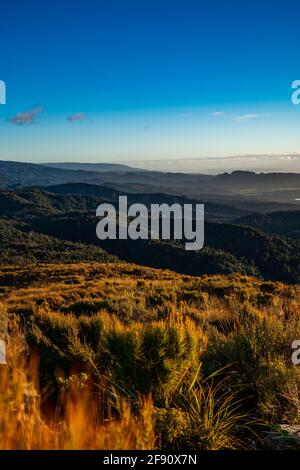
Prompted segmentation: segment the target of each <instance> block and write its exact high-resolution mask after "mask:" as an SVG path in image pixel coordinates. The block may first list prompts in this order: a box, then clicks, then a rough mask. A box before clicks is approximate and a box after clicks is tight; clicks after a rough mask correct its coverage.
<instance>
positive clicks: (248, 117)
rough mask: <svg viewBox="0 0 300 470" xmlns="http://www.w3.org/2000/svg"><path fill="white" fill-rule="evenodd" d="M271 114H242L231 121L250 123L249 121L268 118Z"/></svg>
mask: <svg viewBox="0 0 300 470" xmlns="http://www.w3.org/2000/svg"><path fill="white" fill-rule="evenodd" d="M270 116H272V114H262V113H253V114H242V115H241V116H237V117H235V118H233V121H250V120H251V119H257V118H264V117H270Z"/></svg>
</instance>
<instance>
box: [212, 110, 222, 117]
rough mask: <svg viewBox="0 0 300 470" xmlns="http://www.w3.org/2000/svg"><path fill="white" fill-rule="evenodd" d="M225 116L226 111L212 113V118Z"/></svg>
mask: <svg viewBox="0 0 300 470" xmlns="http://www.w3.org/2000/svg"><path fill="white" fill-rule="evenodd" d="M224 114H225V113H224V111H216V112H214V113H212V116H214V117H219V116H223V115H224Z"/></svg>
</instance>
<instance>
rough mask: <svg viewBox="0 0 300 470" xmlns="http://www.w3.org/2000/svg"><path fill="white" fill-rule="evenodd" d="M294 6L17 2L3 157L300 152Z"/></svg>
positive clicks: (4, 60) (6, 64)
mask: <svg viewBox="0 0 300 470" xmlns="http://www.w3.org/2000/svg"><path fill="white" fill-rule="evenodd" d="M299 14H300V4H299V2H298V1H297V0H289V1H286V0H285V1H284V0H273V1H272V4H271V2H269V1H265V0H261V1H256V0H254V1H251V2H250V1H249V2H245V1H234V0H228V1H226V2H224V1H221V0H219V1H218V0H217V1H214V2H208V1H206V2H204V1H201V0H198V1H196V0H195V1H194V0H184V1H183V0H152V1H150V0H143V1H141V0H139V1H136V0H106V1H104V0H103V1H101V0H99V1H95V0H77V1H76V0H74V1H73V2H70V1H67V0H61V1H57V0H51V1H48V0H45V1H43V2H40V1H34V0H27V1H26V2H24V1H22V0H19V1H16V0H10V1H9V2H8V1H7V2H5V3H4V4H2V5H1V28H0V46H1V49H0V50H1V56H0V79H1V80H4V81H5V82H6V84H7V104H6V105H1V106H0V158H1V159H14V160H23V161H36V162H38V161H67V160H69V161H71V160H74V161H75V160H77V161H79V160H85V161H128V160H130V161H137V160H138V161H145V160H147V159H150V160H163V159H176V158H180V159H184V158H187V159H194V158H205V157H209V158H211V157H226V156H231V155H249V154H285V153H292V152H295V153H298V152H299V153H300V132H299V125H300V106H294V105H292V104H291V100H290V97H291V83H292V81H293V80H296V79H300V55H299V52H298V50H299V43H300V29H299Z"/></svg>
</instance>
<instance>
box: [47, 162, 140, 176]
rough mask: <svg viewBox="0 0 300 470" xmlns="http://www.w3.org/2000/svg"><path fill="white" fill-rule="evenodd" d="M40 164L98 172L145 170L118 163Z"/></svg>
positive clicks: (49, 166)
mask: <svg viewBox="0 0 300 470" xmlns="http://www.w3.org/2000/svg"><path fill="white" fill-rule="evenodd" d="M42 166H46V167H48V168H60V169H63V170H75V171H77V170H85V171H99V172H108V171H118V172H119V171H121V172H124V173H127V172H130V171H134V172H137V171H145V170H139V169H137V168H132V167H130V166H128V165H122V164H119V163H77V162H62V163H59V162H58V163H43V164H42Z"/></svg>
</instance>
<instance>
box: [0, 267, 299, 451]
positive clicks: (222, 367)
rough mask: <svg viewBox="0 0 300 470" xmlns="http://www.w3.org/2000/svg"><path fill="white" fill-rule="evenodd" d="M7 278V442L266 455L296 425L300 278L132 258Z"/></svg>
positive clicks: (29, 270) (5, 272) (2, 399)
mask: <svg viewBox="0 0 300 470" xmlns="http://www.w3.org/2000/svg"><path fill="white" fill-rule="evenodd" d="M0 285H1V294H0V296H1V298H0V301H1V313H0V316H1V321H2V325H5V324H6V323H8V345H9V347H8V364H7V365H6V366H0V367H1V369H0V374H1V381H0V448H4V449H11V448H14V449H24V448H25V449H41V448H51V449H57V448H61V449H69V448H73V449H85V448H87V449H89V448H98V449H118V448H119V449H153V448H161V449H163V448H167V449H180V448H185V449H237V448H246V449H257V448H265V447H268V446H270V445H272V444H271V443H270V442H268V440H267V439H266V434H267V432H268V431H270V430H274V428H276V427H277V426H278V425H279V424H282V423H289V424H293V423H299V419H300V396H299V386H300V368H299V367H298V366H295V365H293V364H292V360H291V355H292V352H293V350H292V349H291V344H292V342H293V341H294V340H295V339H299V338H300V316H299V312H300V310H299V306H300V296H299V288H298V287H297V286H286V285H284V284H281V283H279V282H263V281H258V280H256V279H254V278H250V277H245V276H242V275H231V276H227V277H224V276H211V277H210V276H202V277H192V276H182V275H179V274H176V273H172V272H170V271H164V270H155V269H150V268H144V267H140V266H137V265H129V264H124V263H106V264H104V263H77V264H71V265H65V264H56V265H55V264H54V265H41V266H36V265H33V266H27V267H20V268H15V267H14V268H9V267H7V268H3V269H2V270H1V271H0ZM289 445H292V444H291V443H289Z"/></svg>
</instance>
